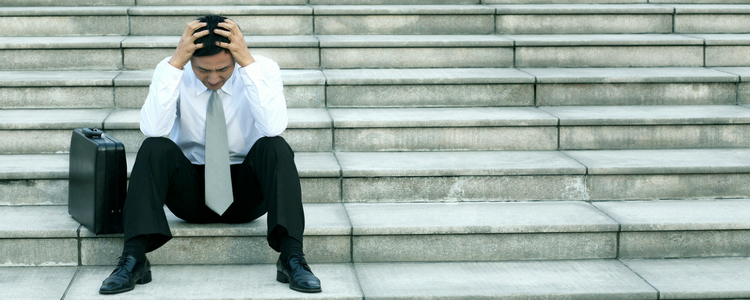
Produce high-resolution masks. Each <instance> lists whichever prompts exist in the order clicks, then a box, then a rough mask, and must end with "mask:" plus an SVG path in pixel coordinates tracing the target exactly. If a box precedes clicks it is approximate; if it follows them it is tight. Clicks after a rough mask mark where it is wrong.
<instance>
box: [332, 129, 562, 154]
mask: <svg viewBox="0 0 750 300" xmlns="http://www.w3.org/2000/svg"><path fill="white" fill-rule="evenodd" d="M557 132H558V130H557V128H555V127H553V126H544V127H487V126H479V127H451V126H446V127H421V128H401V127H395V128H340V129H339V128H337V129H335V130H334V132H333V139H334V144H333V149H334V150H335V151H353V152H356V151H446V150H449V151H462V150H464V151H465V150H470V151H479V150H556V149H557V148H558V140H557Z"/></svg>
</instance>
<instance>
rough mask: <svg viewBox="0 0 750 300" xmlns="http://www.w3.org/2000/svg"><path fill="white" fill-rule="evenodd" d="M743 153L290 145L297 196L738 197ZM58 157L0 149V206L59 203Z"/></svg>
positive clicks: (745, 192)
mask: <svg viewBox="0 0 750 300" xmlns="http://www.w3.org/2000/svg"><path fill="white" fill-rule="evenodd" d="M748 157H750V149H747V148H744V149H682V150H673V149H663V150H595V151H582V150H579V151H459V152H448V151H445V152H338V153H335V157H334V155H332V154H331V153H310V154H305V153H298V154H297V159H296V161H297V166H298V169H299V171H300V177H301V178H302V179H301V181H302V192H303V201H305V202H323V203H325V202H328V203H330V202H344V203H362V202H371V203H374V202H391V203H393V202H457V201H458V202H476V201H480V202H498V201H500V202H502V201H536V200H571V201H573V200H585V201H589V200H643V199H654V200H655V199H718V198H745V197H750V189H749V188H748V187H747V185H745V184H743V182H745V181H747V180H750V175H749V174H750V160H748ZM67 158H68V155H67V154H35V155H0V160H1V161H2V164H0V180H1V182H0V183H1V184H0V189H2V193H0V204H2V205H39V204H56V205H65V204H67V194H68V193H67V174H68V172H67V171H68V161H67ZM134 160H135V159H134V156H133V154H131V156H129V157H128V162H129V163H130V164H132V163H133V162H134ZM634 186H637V187H638V188H633V187H634Z"/></svg>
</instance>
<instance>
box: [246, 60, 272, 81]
mask: <svg viewBox="0 0 750 300" xmlns="http://www.w3.org/2000/svg"><path fill="white" fill-rule="evenodd" d="M240 70H245V72H243V73H245V75H247V77H248V78H247V79H250V80H249V81H248V80H243V81H244V83H245V85H256V84H255V81H256V80H261V81H265V80H266V77H265V75H264V74H265V72H264V70H263V66H262V65H261V63H259V62H258V61H256V62H254V63H252V64H250V65H249V66H247V67H244V68H241V69H240ZM243 77H244V76H243Z"/></svg>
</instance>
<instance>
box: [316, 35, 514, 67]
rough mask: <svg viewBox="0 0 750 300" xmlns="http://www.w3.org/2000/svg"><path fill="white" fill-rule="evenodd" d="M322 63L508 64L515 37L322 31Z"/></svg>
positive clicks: (320, 39) (450, 65)
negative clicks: (336, 32) (330, 32)
mask: <svg viewBox="0 0 750 300" xmlns="http://www.w3.org/2000/svg"><path fill="white" fill-rule="evenodd" d="M317 39H318V40H319V41H320V59H321V61H320V66H321V67H322V68H326V69H334V68H341V69H344V68H346V69H349V68H487V67H494V68H506V67H512V66H513V41H511V40H509V39H507V38H503V37H500V36H494V35H459V36H449V35H431V36H428V35H416V36H409V35H355V36H346V35H320V36H317Z"/></svg>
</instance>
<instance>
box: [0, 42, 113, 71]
mask: <svg viewBox="0 0 750 300" xmlns="http://www.w3.org/2000/svg"><path fill="white" fill-rule="evenodd" d="M124 39H125V37H124V36H98V37H0V70H3V71H8V70H118V69H122V67H123V63H122V58H123V56H122V49H121V48H120V45H121V43H122V41H123V40H124Z"/></svg>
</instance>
